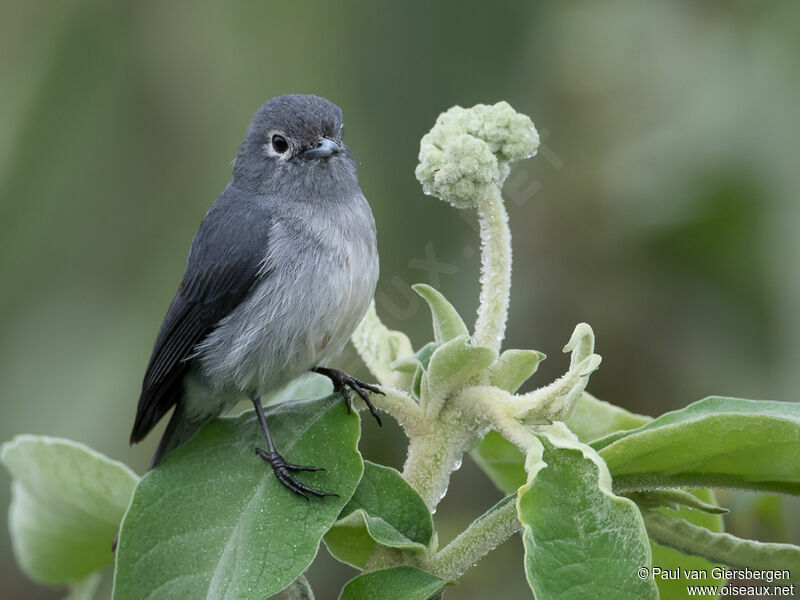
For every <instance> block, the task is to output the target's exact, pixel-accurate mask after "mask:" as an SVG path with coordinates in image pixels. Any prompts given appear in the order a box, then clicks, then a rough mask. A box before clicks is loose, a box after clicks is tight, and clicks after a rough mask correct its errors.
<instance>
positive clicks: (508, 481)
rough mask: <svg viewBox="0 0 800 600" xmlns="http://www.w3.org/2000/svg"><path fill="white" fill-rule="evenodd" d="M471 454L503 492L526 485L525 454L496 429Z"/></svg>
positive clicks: (514, 490) (508, 492) (515, 489)
mask: <svg viewBox="0 0 800 600" xmlns="http://www.w3.org/2000/svg"><path fill="white" fill-rule="evenodd" d="M470 456H472V459H473V460H474V461H475V462H476V463H477V464H478V466H479V467H480V468H481V470H482V471H483V472H484V473H486V475H487V476H488V477H489V479H491V480H492V483H494V484H495V485H496V486H497V487H498V488H499V489H500V490H501V491H502V492H504V493H506V494H510V493H512V492H516V491H517V490H518V489H519V487H520V486H522V485H524V483H525V480H526V478H527V476H526V474H525V455H524V454H522V452H520V451H519V449H518V448H517V447H516V446H515V445H514V444H512V443H511V442H509V441H508V440H507V439H505V438H504V437H503V436H502V435H500V434H499V433H497V432H496V431H490V432H489V433H487V434H486V437H484V438H483V439H482V440H481V441H480V443H479V444H478V445H477V446H476V447H475V448H474V449H473V450H472V452H470Z"/></svg>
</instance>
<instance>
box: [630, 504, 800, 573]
mask: <svg viewBox="0 0 800 600" xmlns="http://www.w3.org/2000/svg"><path fill="white" fill-rule="evenodd" d="M643 515H644V522H645V524H646V525H647V533H649V534H650V536H651V537H652V538H653V540H654V541H656V542H657V543H659V544H662V545H664V546H668V547H670V548H674V549H676V550H679V551H680V552H683V553H684V554H690V555H696V556H703V557H705V558H707V559H709V560H711V561H714V562H719V563H722V564H725V565H728V566H731V567H740V568H744V567H747V568H750V569H786V570H788V571H795V572H796V571H797V570H798V569H800V547H798V546H794V545H792V544H766V543H761V542H756V541H753V540H743V539H741V538H738V537H735V536H732V535H730V534H728V533H715V532H712V531H709V530H708V529H705V528H704V527H699V526H697V525H694V524H693V523H690V522H689V521H686V520H684V519H676V518H673V517H669V516H667V515H665V514H663V513H661V512H656V511H652V510H648V511H645V512H644V513H643Z"/></svg>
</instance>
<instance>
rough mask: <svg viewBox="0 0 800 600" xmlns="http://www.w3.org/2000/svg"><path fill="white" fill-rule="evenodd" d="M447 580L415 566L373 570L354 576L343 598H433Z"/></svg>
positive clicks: (429, 599)
mask: <svg viewBox="0 0 800 600" xmlns="http://www.w3.org/2000/svg"><path fill="white" fill-rule="evenodd" d="M446 585H447V582H446V581H444V580H443V579H439V578H438V577H436V576H435V575H431V574H430V573H426V572H425V571H420V570H419V569H416V568H414V567H407V566H404V567H394V568H392V569H384V570H382V571H372V572H371V573H365V574H363V575H359V576H358V577H356V578H355V579H351V580H350V581H349V582H347V585H345V586H344V589H343V590H342V593H341V595H340V596H339V600H376V599H378V598H380V600H431V599H432V598H435V597H437V596H438V595H439V593H440V592H441V591H442V590H443V589H444V588H445V586H446Z"/></svg>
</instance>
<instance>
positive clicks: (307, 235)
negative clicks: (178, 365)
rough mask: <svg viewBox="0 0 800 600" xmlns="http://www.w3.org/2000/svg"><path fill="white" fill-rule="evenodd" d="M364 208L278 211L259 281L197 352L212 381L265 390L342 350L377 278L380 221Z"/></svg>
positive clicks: (250, 390) (372, 292) (275, 387)
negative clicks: (281, 212)
mask: <svg viewBox="0 0 800 600" xmlns="http://www.w3.org/2000/svg"><path fill="white" fill-rule="evenodd" d="M359 200H360V201H363V203H364V205H366V200H363V197H361V198H360V199H359ZM354 208H355V209H360V210H354ZM363 208H364V206H360V207H359V206H358V205H356V206H355V207H353V206H350V207H344V208H343V209H342V210H341V211H333V212H330V211H329V212H326V213H319V212H314V211H307V212H305V213H303V212H302V210H299V214H298V213H293V214H289V215H285V216H283V217H276V218H274V220H273V222H272V225H271V229H270V236H269V239H270V242H269V250H268V251H267V253H266V256H265V257H264V260H263V262H262V267H261V274H262V276H261V278H260V280H259V282H258V283H256V285H255V286H254V288H253V290H252V291H251V293H250V294H249V296H248V297H247V298H246V299H245V300H244V301H243V302H242V303H241V304H240V305H239V306H238V307H237V308H236V309H234V311H233V312H232V313H231V314H230V315H228V316H227V317H226V318H225V319H223V320H222V321H221V322H220V324H219V326H218V327H217V328H216V329H215V330H214V331H212V332H211V334H209V336H208V338H207V339H206V340H205V341H204V343H203V344H202V349H201V350H200V352H199V354H198V360H199V362H200V365H201V371H202V372H203V374H204V376H205V378H206V379H207V380H208V381H209V382H210V383H211V384H212V386H213V387H218V388H230V387H235V388H237V389H238V390H241V391H243V392H247V393H252V392H254V391H255V392H258V393H260V394H265V393H267V392H269V391H271V390H274V389H277V388H279V387H282V386H283V385H285V384H286V383H288V382H289V381H291V380H292V379H295V378H296V377H298V376H299V375H301V374H302V373H304V372H306V371H308V370H309V369H311V368H312V367H315V366H321V365H324V364H325V363H326V362H327V361H329V360H330V359H331V358H333V357H334V356H336V355H337V354H339V353H340V352H341V350H342V348H343V347H344V345H345V343H346V342H347V340H348V339H349V337H350V335H351V334H352V332H353V330H354V329H355V328H356V326H357V325H358V323H359V322H360V320H361V319H362V318H363V316H364V313H365V312H366V309H367V307H368V305H369V302H370V300H371V299H372V296H373V294H374V291H375V284H376V282H377V278H378V256H377V249H376V242H375V225H374V221H373V219H372V214H371V212H370V211H369V207H368V206H366V211H364V210H363Z"/></svg>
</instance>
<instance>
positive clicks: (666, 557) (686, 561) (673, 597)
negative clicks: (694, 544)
mask: <svg viewBox="0 0 800 600" xmlns="http://www.w3.org/2000/svg"><path fill="white" fill-rule="evenodd" d="M692 495H693V496H695V497H696V498H697V499H698V500H699V501H701V502H704V503H707V504H710V505H714V504H715V503H716V501H717V499H716V497H715V495H714V492H713V491H711V490H695V491H694V492H692ZM673 514H675V515H676V516H678V517H680V518H682V519H686V520H687V521H689V522H691V523H694V524H695V525H698V526H700V527H705V528H706V529H708V530H709V531H717V532H719V531H722V530H723V521H722V517H720V516H719V515H711V514H708V513H704V512H701V511H697V510H691V509H689V508H686V507H685V506H683V507H680V508H679V509H678V511H677V512H674V513H673ZM645 525H646V523H645ZM650 546H651V548H652V550H653V567H659V568H660V569H663V570H665V571H673V572H674V571H675V570H677V569H678V568H680V569H681V571H682V572H683V573H687V572H690V571H695V572H698V573H700V572H702V573H711V569H713V568H714V567H718V566H720V565H718V564H715V563H711V562H709V561H707V560H706V559H705V558H702V557H700V556H686V555H685V554H682V553H680V552H678V551H677V550H673V549H672V548H667V547H666V546H661V545H659V544H656V543H654V542H653V541H652V540H651V541H650ZM655 580H656V585H658V591H659V594H660V595H661V598H662V600H684V599H686V600H688V599H689V598H690V597H694V596H689V592H688V588H687V580H686V579H665V578H662V577H656V578H655ZM698 583H701V582H698Z"/></svg>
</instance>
